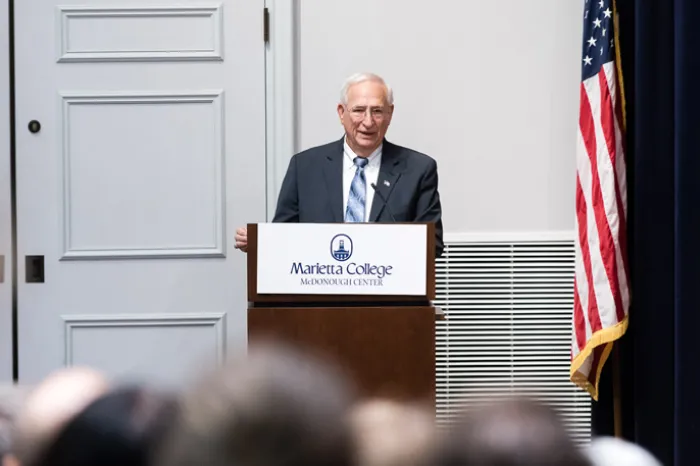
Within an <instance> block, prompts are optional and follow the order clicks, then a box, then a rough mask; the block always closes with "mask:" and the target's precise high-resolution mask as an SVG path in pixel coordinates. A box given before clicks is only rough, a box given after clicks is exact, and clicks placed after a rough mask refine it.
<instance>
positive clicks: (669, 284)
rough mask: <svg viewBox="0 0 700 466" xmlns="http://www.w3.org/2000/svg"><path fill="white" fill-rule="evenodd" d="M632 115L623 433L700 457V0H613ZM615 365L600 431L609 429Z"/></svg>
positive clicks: (683, 458)
mask: <svg viewBox="0 0 700 466" xmlns="http://www.w3.org/2000/svg"><path fill="white" fill-rule="evenodd" d="M617 6H618V11H619V13H620V41H621V56H622V62H623V63H622V65H623V74H624V80H625V90H626V94H627V95H626V97H627V116H628V138H627V149H628V171H629V174H628V179H629V186H628V193H629V206H628V209H629V219H630V221H629V225H630V226H629V228H630V231H629V232H628V234H629V241H630V255H631V256H630V265H631V283H632V305H631V309H630V327H629V330H628V333H627V335H626V336H625V337H623V339H622V341H621V344H620V345H618V350H619V362H620V364H619V367H620V381H621V391H620V392H619V394H620V399H621V405H622V420H623V427H624V429H623V433H624V436H625V437H626V438H628V439H630V440H633V441H635V442H637V443H639V444H640V445H642V446H644V447H646V448H648V449H649V450H650V451H652V452H653V453H654V454H655V455H656V456H657V457H658V458H659V459H660V460H661V461H662V462H663V463H664V465H667V466H669V465H677V466H680V465H683V466H684V465H695V464H700V460H699V459H698V450H697V444H698V442H699V441H700V0H617ZM613 368H614V364H608V365H607V367H606V369H605V374H604V378H603V380H602V384H603V391H602V393H601V397H600V398H601V401H600V402H599V403H596V404H595V406H594V411H593V421H594V422H593V427H594V432H595V433H597V434H606V435H610V434H612V433H613V425H614V424H613V422H614V419H613V390H612V381H613V376H612V375H613V374H612V371H613Z"/></svg>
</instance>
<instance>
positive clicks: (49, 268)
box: [15, 0, 265, 384]
mask: <svg viewBox="0 0 700 466" xmlns="http://www.w3.org/2000/svg"><path fill="white" fill-rule="evenodd" d="M82 3H83V5H79V6H75V5H71V6H70V7H64V6H59V2H58V1H57V0H41V1H40V2H37V1H35V2H16V3H15V11H16V13H15V14H16V22H17V26H16V49H17V50H18V53H17V58H16V74H17V92H16V96H17V112H16V114H17V121H18V126H19V127H20V130H19V131H18V140H17V161H18V163H17V198H18V251H19V255H20V258H24V257H25V256H27V255H36V256H43V259H44V266H43V272H44V281H43V282H38V283H28V282H26V281H25V280H20V282H19V284H18V286H19V369H20V374H19V375H20V380H22V381H25V382H33V381H36V380H38V379H40V378H41V377H44V376H45V375H46V374H47V373H48V372H49V371H51V370H54V369H55V368H58V367H61V366H64V365H76V364H88V365H92V366H97V367H99V368H101V369H103V370H105V371H107V372H108V373H110V374H111V375H114V376H116V377H127V378H132V377H138V378H142V377H146V378H148V379H150V380H153V381H162V382H166V383H176V384H177V383H180V382H181V381H182V380H183V379H184V378H186V377H188V374H190V373H191V370H192V369H193V368H199V367H201V366H202V365H207V364H217V363H219V362H220V361H221V360H222V359H223V357H224V355H225V353H226V351H227V350H236V349H241V348H243V347H244V346H245V343H246V339H245V335H246V320H245V315H246V311H245V310H246V294H245V282H246V280H245V255H244V254H241V253H239V252H238V251H235V250H234V249H233V238H232V237H233V233H234V230H235V228H236V227H237V226H239V225H243V224H245V223H247V222H258V221H264V219H265V101H264V85H265V76H264V44H263V42H262V29H261V28H262V20H261V18H262V11H263V0H246V1H240V0H224V1H222V2H220V3H218V4H217V3H211V2H202V3H200V2H197V1H191V2H188V4H187V5H186V6H182V5H170V4H168V3H167V2H149V3H148V4H147V5H146V6H142V5H143V4H142V3H139V2H137V3H132V4H130V5H125V6H121V5H119V4H118V3H114V2H102V1H96V0H92V1H83V2H82ZM37 4H38V5H37ZM31 120H37V121H39V122H40V123H41V130H40V131H39V132H37V133H32V132H30V131H28V130H27V129H24V128H27V123H28V122H29V121H31ZM23 129H24V130H23ZM25 265H26V264H25V261H24V259H23V260H22V261H20V266H21V267H20V277H23V278H24V277H25V272H27V270H25ZM29 272H30V275H32V273H31V272H32V271H31V270H30V271H29Z"/></svg>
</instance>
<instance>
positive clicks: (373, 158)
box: [343, 137, 384, 168]
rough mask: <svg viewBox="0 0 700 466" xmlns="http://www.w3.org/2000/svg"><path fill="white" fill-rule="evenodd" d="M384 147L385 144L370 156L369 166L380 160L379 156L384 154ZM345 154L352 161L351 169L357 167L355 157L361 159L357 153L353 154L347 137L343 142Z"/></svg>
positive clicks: (368, 159) (368, 158) (380, 145)
mask: <svg viewBox="0 0 700 466" xmlns="http://www.w3.org/2000/svg"><path fill="white" fill-rule="evenodd" d="M383 146H384V144H383V143H382V144H379V147H377V148H376V149H375V150H374V152H372V153H371V154H369V157H367V165H373V164H374V163H375V162H377V160H378V159H379V156H380V155H381V153H382V147H383ZM343 152H344V154H345V156H346V157H347V158H348V160H350V165H351V168H354V167H355V166H354V162H353V161H354V160H355V157H359V156H358V155H357V154H355V152H353V150H352V149H351V148H350V145H349V144H348V138H347V137H346V138H345V140H344V142H343Z"/></svg>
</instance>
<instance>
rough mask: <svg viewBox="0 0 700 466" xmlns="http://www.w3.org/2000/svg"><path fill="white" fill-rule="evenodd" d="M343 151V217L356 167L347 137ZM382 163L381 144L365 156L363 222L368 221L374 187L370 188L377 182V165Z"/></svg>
mask: <svg viewBox="0 0 700 466" xmlns="http://www.w3.org/2000/svg"><path fill="white" fill-rule="evenodd" d="M344 147H345V148H344V150H343V153H344V154H345V156H344V157H343V218H344V217H345V212H346V211H347V209H348V198H349V197H350V185H351V184H352V179H353V178H355V171H357V167H356V166H355V162H353V160H354V159H355V157H357V155H355V153H354V152H353V151H352V149H350V146H349V145H348V142H347V139H346V140H345V144H344ZM381 164H382V146H381V145H380V146H379V147H378V148H377V149H376V150H375V151H374V152H372V153H371V154H370V155H369V157H367V165H365V169H364V170H365V183H366V184H365V187H366V188H367V193H366V194H365V222H367V221H369V212H370V210H372V199H374V189H372V186H371V185H372V183H374V184H375V185H376V184H377V179H379V167H380V166H381Z"/></svg>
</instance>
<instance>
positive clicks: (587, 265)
mask: <svg viewBox="0 0 700 466" xmlns="http://www.w3.org/2000/svg"><path fill="white" fill-rule="evenodd" d="M594 144H595V142H594ZM576 217H577V218H578V240H579V246H580V248H581V256H582V259H583V268H584V270H585V273H586V280H587V281H588V309H587V310H586V311H587V312H588V321H589V322H590V325H591V331H592V332H597V331H598V330H600V329H601V328H602V326H601V324H600V315H599V314H598V301H597V300H596V297H595V288H594V287H593V272H592V271H591V254H590V251H589V250H588V218H587V216H586V199H585V198H584V197H583V189H582V188H581V180H580V179H579V177H578V176H576ZM582 311H583V310H582ZM584 329H585V326H584ZM580 348H581V349H583V347H580Z"/></svg>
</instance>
